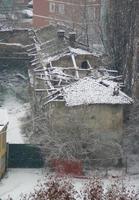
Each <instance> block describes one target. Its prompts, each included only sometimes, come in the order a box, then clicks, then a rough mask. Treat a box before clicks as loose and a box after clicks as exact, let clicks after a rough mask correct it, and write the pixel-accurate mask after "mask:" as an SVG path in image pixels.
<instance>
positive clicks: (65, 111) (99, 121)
mask: <svg viewBox="0 0 139 200" xmlns="http://www.w3.org/2000/svg"><path fill="white" fill-rule="evenodd" d="M48 110H49V112H48V113H49V118H50V121H51V126H52V127H53V128H54V129H55V130H57V131H64V132H65V134H68V132H69V131H70V130H72V132H77V133H78V134H80V133H81V134H82V133H83V134H86V132H94V133H97V134H99V136H100V137H101V138H102V139H103V138H104V139H105V140H107V139H108V138H109V139H116V140H118V141H120V140H121V134H120V132H122V131H121V130H122V127H123V106H121V105H99V104H98V105H82V106H75V107H66V106H65V103H64V102H53V103H50V104H49V107H48Z"/></svg>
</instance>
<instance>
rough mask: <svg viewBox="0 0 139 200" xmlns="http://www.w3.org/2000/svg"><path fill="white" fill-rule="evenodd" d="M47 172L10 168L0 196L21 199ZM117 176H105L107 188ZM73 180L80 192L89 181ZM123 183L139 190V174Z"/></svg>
mask: <svg viewBox="0 0 139 200" xmlns="http://www.w3.org/2000/svg"><path fill="white" fill-rule="evenodd" d="M44 177H45V173H44V170H43V169H9V171H8V173H7V175H6V177H5V178H4V179H2V180H1V182H0V198H1V199H2V200H7V197H8V196H11V197H12V198H13V199H14V200H19V199H20V195H21V194H23V193H24V194H25V193H27V194H28V193H30V192H31V191H33V188H34V187H35V186H36V185H37V183H38V181H43V180H44ZM114 180H115V178H112V176H109V177H108V178H103V179H102V181H103V183H104V187H105V189H107V188H108V186H109V183H111V182H112V181H114ZM72 182H73V184H74V186H75V188H76V190H77V191H78V192H79V194H80V191H81V190H82V189H83V188H84V185H85V184H86V183H87V182H88V180H87V179H72ZM123 183H124V184H125V185H127V187H128V188H130V186H135V189H136V191H137V192H139V175H134V176H126V177H125V178H124V180H123ZM77 200H82V197H81V196H80V197H78V198H77Z"/></svg>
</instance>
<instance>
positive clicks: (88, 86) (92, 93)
mask: <svg viewBox="0 0 139 200" xmlns="http://www.w3.org/2000/svg"><path fill="white" fill-rule="evenodd" d="M114 88H115V89H116V88H118V85H117V83H115V82H113V81H109V80H105V79H103V80H101V79H100V78H98V79H93V78H89V77H86V78H83V79H80V80H79V81H77V82H75V83H72V84H70V85H68V86H66V87H65V88H64V89H63V97H64V100H65V102H66V105H67V106H78V105H82V104H84V105H89V104H131V103H133V100H132V99H131V98H130V97H128V96H127V95H126V94H124V93H123V92H122V91H120V90H119V91H118V94H115V93H114V91H115V89H114Z"/></svg>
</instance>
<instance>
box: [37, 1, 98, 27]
mask: <svg viewBox="0 0 139 200" xmlns="http://www.w3.org/2000/svg"><path fill="white" fill-rule="evenodd" d="M83 5H84V0H74V1H73V0H59V1H56V0H55V1H52V0H34V1H33V12H34V20H33V25H34V26H35V27H42V26H46V25H48V24H49V23H52V22H54V21H55V22H61V23H63V22H66V23H70V24H73V21H74V22H75V23H81V15H83V12H84V11H83V10H84V6H83ZM87 7H88V9H89V11H88V12H89V13H90V18H91V19H92V17H94V19H95V20H96V21H99V20H100V10H101V0H91V1H88V3H87ZM41 16H42V17H41ZM82 17H83V16H82Z"/></svg>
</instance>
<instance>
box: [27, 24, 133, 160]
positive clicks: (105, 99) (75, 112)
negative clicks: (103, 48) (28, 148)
mask: <svg viewBox="0 0 139 200" xmlns="http://www.w3.org/2000/svg"><path fill="white" fill-rule="evenodd" d="M51 28H52V27H51V26H50V27H49V28H45V29H42V30H40V31H38V32H36V36H33V33H30V34H31V35H32V36H33V37H34V40H35V41H36V42H35V43H34V45H33V44H32V45H31V46H29V47H28V49H27V51H28V54H29V55H30V56H31V55H32V54H34V59H33V60H31V66H30V68H29V75H30V83H31V88H32V96H33V103H34V105H33V106H34V107H35V112H36V113H38V112H39V113H40V112H44V113H45V114H46V115H45V116H46V118H47V120H46V122H45V124H47V126H49V127H47V128H48V129H49V131H50V132H51V134H52V135H53V134H54V133H55V134H60V135H62V137H63V140H64V137H68V142H69V141H70V140H72V139H73V138H74V137H76V138H78V139H77V143H78V142H79V141H82V142H83V141H85V140H86V139H88V140H89V138H91V141H92V140H93V142H94V141H95V140H97V141H99V144H100V143H101V144H102V143H103V144H104V146H105V148H104V146H103V148H102V149H103V150H101V148H100V146H99V145H96V143H93V142H92V144H94V146H95V147H96V149H95V150H94V148H93V150H94V151H95V152H96V153H94V154H92V155H93V156H94V157H96V158H99V159H102V158H103V159H104V158H106V159H109V158H110V157H115V156H117V157H118V158H119V157H121V156H122V155H121V147H120V145H121V142H122V128H123V119H124V112H123V110H124V106H125V105H130V104H132V102H133V101H132V99H131V98H130V97H128V96H127V95H126V94H124V93H123V92H122V91H121V90H120V87H121V86H123V84H122V83H121V82H120V81H119V80H120V79H121V76H116V73H117V72H116V71H115V70H110V69H108V68H107V64H106V56H104V55H103V53H101V52H93V51H91V50H90V49H89V48H88V47H87V46H85V45H83V44H82V43H80V42H77V40H76V34H75V33H74V32H71V33H68V35H67V33H66V31H64V30H60V31H58V32H55V31H53V32H51V33H52V34H50V35H49V33H50V30H49V29H51ZM44 30H45V33H47V34H44V32H43V31H44ZM54 32H55V33H54ZM40 36H41V37H40ZM48 129H46V133H45V134H46V137H45V136H44V138H45V139H44V141H46V140H47V134H48V132H49V131H48ZM37 131H38V132H39V127H38V128H37ZM36 134H37V133H36ZM39 134H40V133H39ZM51 134H50V135H49V136H52V135H51ZM55 134H54V135H55ZM54 135H53V137H54ZM36 136H37V135H36ZM39 139H41V137H39V138H38V140H39ZM53 140H54V138H53ZM40 142H42V141H41V140H40ZM82 142H79V143H80V144H81V143H82ZM46 144H47V143H46ZM78 145H79V144H78ZM85 146H86V145H85ZM108 147H110V148H111V151H109V148H108ZM46 148H48V146H47V145H46ZM90 148H91V147H90ZM79 149H80V148H78V150H79ZM104 149H105V152H104ZM78 150H77V149H76V152H78ZM80 150H81V149H80ZM93 150H92V151H93ZM57 152H58V151H57ZM64 152H66V151H64V150H63V151H62V153H64ZM74 152H75V151H74ZM98 152H99V153H98ZM78 153H79V152H78ZM79 155H80V153H79V154H78V155H77V154H76V156H75V157H78V156H79ZM79 157H80V156H79ZM80 158H81V157H80Z"/></svg>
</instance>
